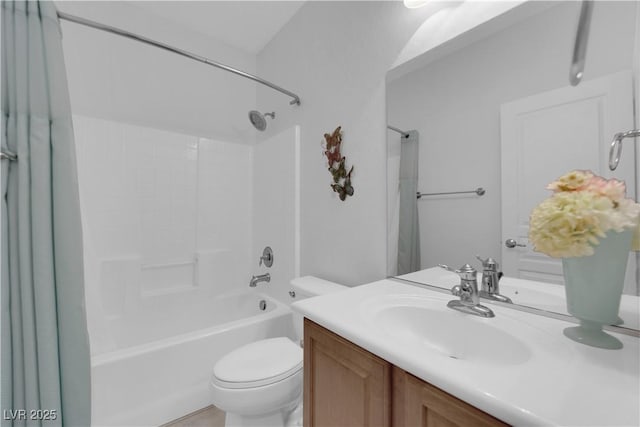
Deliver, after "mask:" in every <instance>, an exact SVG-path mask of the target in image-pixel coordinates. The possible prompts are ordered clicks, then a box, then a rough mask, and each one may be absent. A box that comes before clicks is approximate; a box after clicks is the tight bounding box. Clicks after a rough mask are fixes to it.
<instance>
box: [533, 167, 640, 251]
mask: <svg viewBox="0 0 640 427" xmlns="http://www.w3.org/2000/svg"><path fill="white" fill-rule="evenodd" d="M547 188H548V189H550V190H553V191H554V194H553V195H552V196H551V197H550V198H548V199H546V200H544V201H543V202H542V203H540V205H538V206H537V207H536V208H535V209H534V210H533V212H532V213H531V218H530V221H529V239H530V240H531V242H532V243H533V245H534V249H535V250H536V251H538V252H542V253H545V254H547V255H549V256H552V257H556V258H564V257H580V256H589V255H593V247H594V246H597V245H598V244H599V243H600V238H602V237H605V236H606V233H607V231H609V230H615V231H618V232H620V231H623V230H624V229H625V228H632V227H636V228H638V218H639V216H640V204H638V203H635V202H634V201H633V200H631V199H626V198H624V195H625V186H624V183H623V182H621V181H618V180H615V179H611V180H606V179H604V178H602V177H599V176H595V175H593V174H592V173H591V172H589V171H572V172H570V173H568V174H566V175H564V176H562V177H560V178H559V179H558V180H557V181H554V182H553V183H551V184H549V186H548V187H547Z"/></svg>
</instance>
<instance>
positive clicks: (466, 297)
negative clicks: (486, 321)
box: [439, 264, 495, 317]
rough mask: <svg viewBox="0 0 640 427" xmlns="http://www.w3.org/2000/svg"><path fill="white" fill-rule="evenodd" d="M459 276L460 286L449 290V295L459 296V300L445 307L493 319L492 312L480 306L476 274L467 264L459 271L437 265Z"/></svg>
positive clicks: (450, 302)
mask: <svg viewBox="0 0 640 427" xmlns="http://www.w3.org/2000/svg"><path fill="white" fill-rule="evenodd" d="M439 266H440V267H442V268H445V269H447V270H449V271H453V272H454V273H458V276H460V284H459V285H456V286H454V287H453V288H451V293H452V294H453V295H455V296H459V297H460V299H459V300H457V299H454V300H451V301H449V302H448V303H447V307H449V308H452V309H454V310H458V311H461V312H463V313H468V314H474V315H476V316H481V317H494V316H495V314H493V311H492V310H491V309H490V308H489V307H485V306H484V305H482V304H480V294H479V292H478V277H477V276H478V272H477V271H476V269H475V268H473V267H471V266H470V265H469V264H465V265H463V266H462V267H460V269H459V270H453V269H451V268H449V267H447V266H446V265H443V264H439Z"/></svg>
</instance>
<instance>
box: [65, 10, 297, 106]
mask: <svg viewBox="0 0 640 427" xmlns="http://www.w3.org/2000/svg"><path fill="white" fill-rule="evenodd" d="M58 18H59V19H64V20H65V21H70V22H75V23H76V24H80V25H85V26H87V27H91V28H95V29H98V30H102V31H106V32H108V33H112V34H117V35H119V36H123V37H127V38H129V39H132V40H136V41H139V42H141V43H146V44H148V45H151V46H155V47H159V48H160V49H164V50H168V51H169V52H173V53H177V54H178V55H182V56H186V57H187V58H191V59H194V60H196V61H198V62H202V63H204V64H208V65H211V66H213V67H216V68H220V69H222V70H225V71H229V72H231V73H234V74H237V75H239V76H242V77H245V78H247V79H250V80H253V81H254V82H258V83H260V84H263V85H265V86H268V87H270V88H271V89H275V90H277V91H278V92H281V93H284V94H285V95H287V96H290V97H291V98H293V99H292V100H291V101H290V102H289V104H291V105H300V97H299V96H298V95H296V94H295V93H293V92H289V91H288V90H286V89H283V88H281V87H280V86H277V85H275V84H273V83H271V82H269V81H267V80H264V79H261V78H260V77H257V76H254V75H253V74H249V73H246V72H244V71H241V70H238V69H235V68H233V67H230V66H228V65H225V64H221V63H220V62H216V61H213V60H211V59H208V58H205V57H204V56H200V55H196V54H195V53H191V52H187V51H186V50H182V49H178V48H177V47H173V46H170V45H168V44H164V43H161V42H158V41H155V40H152V39H150V38H147V37H144V36H140V35H138V34H134V33H131V32H129V31H125V30H121V29H119V28H116V27H112V26H110V25H105V24H101V23H99V22H95V21H91V20H89V19H85V18H81V17H79V16H75V15H70V14H68V13H64V12H60V11H58Z"/></svg>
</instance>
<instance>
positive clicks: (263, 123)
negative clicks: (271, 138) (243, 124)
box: [249, 110, 276, 131]
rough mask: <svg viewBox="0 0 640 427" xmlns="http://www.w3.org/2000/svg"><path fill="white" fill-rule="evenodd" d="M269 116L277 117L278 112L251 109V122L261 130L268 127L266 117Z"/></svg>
mask: <svg viewBox="0 0 640 427" xmlns="http://www.w3.org/2000/svg"><path fill="white" fill-rule="evenodd" d="M267 116H268V117H271V118H272V119H275V118H276V113H275V111H274V112H271V113H264V114H262V113H261V112H259V111H256V110H251V111H249V120H250V121H251V124H252V125H253V127H255V128H256V129H258V130H259V131H263V130H265V129H266V128H267V120H266V119H265V117H267Z"/></svg>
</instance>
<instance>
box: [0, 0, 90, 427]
mask: <svg viewBox="0 0 640 427" xmlns="http://www.w3.org/2000/svg"><path fill="white" fill-rule="evenodd" d="M2 149H3V150H10V151H12V152H14V153H17V155H18V159H17V161H9V160H2V195H3V197H2V273H1V274H2V293H1V309H2V312H1V315H2V327H1V329H2V337H1V347H0V353H1V354H2V389H1V390H2V395H1V398H2V409H3V417H2V426H10V425H29V426H32V425H33V426H36V425H47V426H49V425H61V426H83V427H87V426H89V425H90V423H91V419H90V418H91V417H90V415H91V414H90V412H91V405H90V402H91V398H90V395H91V393H90V391H91V388H90V359H89V354H90V353H89V340H88V334H87V326H86V316H85V309H84V283H83V266H82V235H81V228H80V227H81V226H80V207H79V197H78V182H77V176H76V161H75V149H74V141H73V130H72V125H71V111H70V105H69V95H68V90H67V82H66V74H65V67H64V60H63V56H62V43H61V34H60V27H59V24H58V18H57V14H56V9H55V6H54V4H53V2H49V1H38V2H35V1H33V2H32V1H3V2H2ZM23 411H24V412H23Z"/></svg>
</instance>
